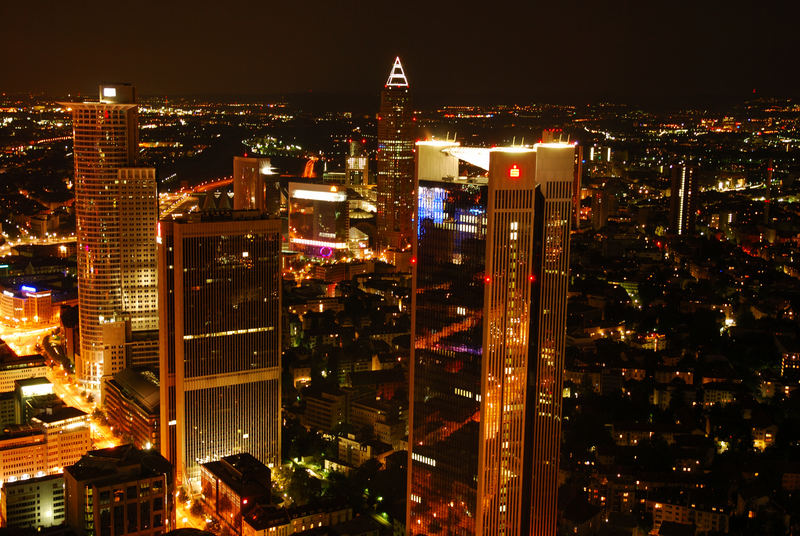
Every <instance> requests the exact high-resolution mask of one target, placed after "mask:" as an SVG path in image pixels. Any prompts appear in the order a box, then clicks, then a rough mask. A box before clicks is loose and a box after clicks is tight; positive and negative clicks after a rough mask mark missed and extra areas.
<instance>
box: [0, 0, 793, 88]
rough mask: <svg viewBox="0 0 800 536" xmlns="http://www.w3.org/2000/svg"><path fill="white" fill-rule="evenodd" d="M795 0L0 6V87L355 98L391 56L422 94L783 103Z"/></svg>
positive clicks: (310, 0)
mask: <svg viewBox="0 0 800 536" xmlns="http://www.w3.org/2000/svg"><path fill="white" fill-rule="evenodd" d="M797 4H798V2H795V1H793V0H783V1H780V2H775V1H770V0H763V1H759V2H735V1H729V2H717V1H711V0H696V1H694V2H683V1H675V2H663V1H658V0H641V1H618V2H610V1H595V2H583V1H561V0H558V1H557V0H551V1H549V2H540V1H538V0H532V1H529V2H504V1H502V0H493V1H491V2H482V3H477V2H458V1H455V2H442V1H438V0H429V1H426V2H417V1H405V2H401V1H394V2H389V1H384V0H372V1H348V0H329V1H318V0H292V1H271V0H263V1H258V2H241V1H237V0H227V1H216V0H215V1H208V0H195V1H184V0H158V1H150V0H146V1H140V2H122V1H105V2H96V1H73V2H56V1H46V2H32V1H30V0H28V1H24V2H16V1H12V0H2V1H0V92H11V93H16V92H45V93H47V94H49V95H53V96H61V95H65V94H66V93H69V92H72V93H75V92H83V93H93V92H94V91H96V89H95V88H96V85H97V82H98V81H101V80H104V81H130V82H133V83H134V84H136V86H137V88H138V90H139V93H140V94H145V95H161V94H164V95H189V94H194V95H198V94H217V95H271V94H281V93H296V92H308V91H313V92H320V93H359V94H361V93H365V94H369V93H371V92H374V91H377V88H378V87H380V85H381V84H383V82H384V81H385V78H386V76H387V74H388V71H389V68H390V66H391V62H392V59H393V58H394V56H395V55H396V54H399V55H400V56H401V58H402V59H403V62H404V64H405V66H406V71H407V74H408V76H409V80H410V82H411V85H412V89H414V90H415V91H416V92H419V93H422V94H425V93H428V94H438V95H443V96H453V97H465V96H466V97H470V96H475V97H478V96H484V97H485V96H487V95H491V96H498V97H514V98H516V97H523V98H525V97H530V98H555V99H559V98H563V99H572V98H580V99H583V98H591V99H594V98H617V99H626V98H629V99H638V98H648V97H656V98H663V97H665V96H668V97H670V98H671V97H675V98H680V97H698V96H706V97H707V96H711V97H714V96H738V95H746V94H750V93H752V90H753V89H756V90H757V91H758V93H759V94H762V95H786V96H793V95H797V94H798V93H800V89H798V88H800V84H799V83H800V69H798V61H797V58H798V51H800V45H798V37H797V30H796V27H797V24H798V15H799V14H800V9H798V7H797V6H796V5H797ZM376 86H377V87H376Z"/></svg>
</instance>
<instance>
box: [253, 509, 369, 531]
mask: <svg viewBox="0 0 800 536" xmlns="http://www.w3.org/2000/svg"><path fill="white" fill-rule="evenodd" d="M351 519H353V509H352V507H350V506H348V505H346V504H344V503H342V502H339V501H328V502H313V503H310V504H307V505H305V506H293V507H291V508H275V507H258V508H254V509H253V510H252V511H251V512H249V513H248V514H247V515H246V516H244V520H243V523H242V536H290V535H291V534H294V533H296V532H301V531H304V530H309V529H313V528H318V527H332V526H336V525H338V524H340V523H344V522H346V521H350V520H351Z"/></svg>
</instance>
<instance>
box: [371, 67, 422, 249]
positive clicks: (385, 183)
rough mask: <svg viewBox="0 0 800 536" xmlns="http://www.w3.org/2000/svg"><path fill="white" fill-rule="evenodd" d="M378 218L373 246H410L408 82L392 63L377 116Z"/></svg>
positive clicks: (411, 174) (411, 136)
mask: <svg viewBox="0 0 800 536" xmlns="http://www.w3.org/2000/svg"><path fill="white" fill-rule="evenodd" d="M377 197H378V215H377V229H376V232H377V236H376V244H377V246H378V247H379V248H380V247H387V246H388V247H392V248H404V247H406V246H407V245H409V244H411V241H412V239H413V236H412V233H413V231H412V227H413V223H412V219H413V212H414V129H413V116H412V110H411V101H410V97H409V94H408V80H407V79H406V75H405V73H404V72H403V66H402V65H401V64H400V58H396V59H395V60H394V65H393V66H392V71H391V72H390V73H389V79H388V80H387V81H386V85H385V86H384V88H383V91H382V92H381V111H380V113H379V114H378V185H377Z"/></svg>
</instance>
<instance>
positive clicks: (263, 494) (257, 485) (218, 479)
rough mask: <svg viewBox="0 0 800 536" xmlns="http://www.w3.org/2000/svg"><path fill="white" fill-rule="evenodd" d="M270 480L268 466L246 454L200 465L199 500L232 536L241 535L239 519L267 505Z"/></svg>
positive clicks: (269, 496) (269, 497)
mask: <svg viewBox="0 0 800 536" xmlns="http://www.w3.org/2000/svg"><path fill="white" fill-rule="evenodd" d="M271 477H272V475H271V472H270V470H269V467H267V466H266V465H264V464H263V463H261V462H260V461H258V460H257V459H256V458H255V457H254V456H253V455H251V454H249V453H246V452H244V453H242V454H235V455H233V456H225V457H224V458H222V459H221V460H218V461H213V462H208V463H204V464H203V465H201V466H200V486H201V490H202V493H203V500H204V501H205V503H206V504H207V505H208V507H209V509H210V510H211V511H212V512H213V513H214V514H215V515H216V516H217V517H219V518H220V519H222V520H223V521H224V522H225V523H226V524H228V525H230V527H231V529H233V531H234V532H236V534H241V533H242V517H243V516H246V515H247V513H248V512H249V511H250V510H252V509H253V508H255V507H256V506H257V505H262V506H266V505H269V503H270V502H271V495H272V484H271Z"/></svg>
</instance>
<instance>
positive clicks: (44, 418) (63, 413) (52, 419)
mask: <svg viewBox="0 0 800 536" xmlns="http://www.w3.org/2000/svg"><path fill="white" fill-rule="evenodd" d="M88 415H89V414H88V413H86V412H85V411H81V410H79V409H78V408H73V407H72V406H61V407H55V408H47V410H46V411H45V412H43V413H40V414H38V415H37V416H36V417H34V418H33V419H31V420H32V421H41V422H43V423H44V424H46V425H47V424H56V423H59V422H61V421H66V420H69V419H74V418H76V417H87V416H88Z"/></svg>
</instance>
